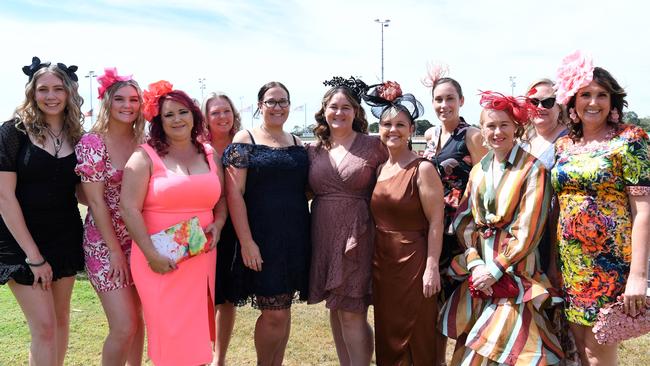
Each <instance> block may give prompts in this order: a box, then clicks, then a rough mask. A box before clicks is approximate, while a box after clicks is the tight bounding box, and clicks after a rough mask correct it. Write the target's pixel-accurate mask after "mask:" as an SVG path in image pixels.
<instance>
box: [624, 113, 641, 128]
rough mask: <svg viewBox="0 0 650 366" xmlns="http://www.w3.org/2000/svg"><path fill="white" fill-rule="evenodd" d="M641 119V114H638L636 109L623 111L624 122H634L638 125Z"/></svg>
mask: <svg viewBox="0 0 650 366" xmlns="http://www.w3.org/2000/svg"><path fill="white" fill-rule="evenodd" d="M640 121H641V120H640V119H639V115H637V114H636V112H634V111H628V112H625V113H623V122H625V123H632V124H635V125H637V126H638V125H639V122H640Z"/></svg>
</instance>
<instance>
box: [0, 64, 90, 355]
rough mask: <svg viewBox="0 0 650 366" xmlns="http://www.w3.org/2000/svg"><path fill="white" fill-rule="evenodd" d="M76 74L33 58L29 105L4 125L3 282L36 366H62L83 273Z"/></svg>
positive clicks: (0, 185) (0, 176) (0, 196)
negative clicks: (24, 327) (17, 307)
mask: <svg viewBox="0 0 650 366" xmlns="http://www.w3.org/2000/svg"><path fill="white" fill-rule="evenodd" d="M76 70H77V67H76V66H70V67H67V66H66V65H64V64H62V63H58V64H51V63H49V62H45V63H43V62H41V60H40V59H39V58H38V57H34V58H33V59H32V64H31V65H29V66H25V67H23V72H24V73H25V74H27V76H29V81H28V82H27V85H26V86H25V100H24V101H23V102H22V103H21V105H20V106H19V107H18V108H17V109H16V112H15V115H14V119H13V120H10V121H7V122H5V123H4V124H2V126H0V215H1V216H2V220H1V221H0V284H5V283H6V284H8V285H9V288H10V289H11V291H12V293H13V294H14V296H15V297H16V300H17V301H18V304H20V307H21V309H22V311H23V314H24V315H25V319H26V320H27V324H28V326H29V330H30V334H31V346H30V364H33V365H63V360H64V358H65V352H66V350H67V347H68V333H69V323H70V322H69V320H70V296H71V295H72V287H73V285H74V276H75V274H76V273H77V272H78V271H81V270H82V269H83V252H82V250H81V238H82V231H83V228H82V225H81V217H80V215H79V209H78V208H77V198H76V197H75V188H76V186H77V184H78V183H79V177H78V176H77V175H76V174H75V173H74V167H75V164H76V163H77V159H76V156H75V153H74V149H73V148H74V146H75V144H76V143H77V141H79V138H80V137H81V131H82V130H81V121H82V119H83V117H82V115H81V104H82V103H83V99H82V98H81V97H80V96H79V93H78V92H77V88H78V84H77V75H76V74H75V71H76Z"/></svg>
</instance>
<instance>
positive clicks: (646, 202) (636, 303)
mask: <svg viewBox="0 0 650 366" xmlns="http://www.w3.org/2000/svg"><path fill="white" fill-rule="evenodd" d="M628 197H629V199H630V207H631V209H632V263H631V264H630V274H629V276H628V278H627V284H626V285H625V295H624V301H623V307H624V308H625V310H626V311H627V312H628V313H630V314H631V315H632V316H636V314H637V313H638V310H639V308H642V307H644V306H645V300H646V289H647V288H648V282H647V281H648V253H649V252H650V251H649V250H648V246H649V245H650V195H644V196H633V195H629V194H628Z"/></svg>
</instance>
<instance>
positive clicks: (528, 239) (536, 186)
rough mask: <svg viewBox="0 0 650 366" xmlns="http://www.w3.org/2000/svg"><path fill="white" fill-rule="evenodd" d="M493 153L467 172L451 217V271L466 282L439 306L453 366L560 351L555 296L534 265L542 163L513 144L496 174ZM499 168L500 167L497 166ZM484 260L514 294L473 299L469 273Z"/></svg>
mask: <svg viewBox="0 0 650 366" xmlns="http://www.w3.org/2000/svg"><path fill="white" fill-rule="evenodd" d="M493 156H494V153H493V152H492V151H490V152H488V154H487V155H486V156H485V157H484V158H483V159H482V160H481V162H480V163H479V164H476V165H475V166H474V168H473V169H472V171H471V173H470V179H469V183H468V184H467V189H466V191H465V195H464V196H463V199H462V201H461V205H460V207H459V208H458V212H457V216H456V218H455V220H454V228H455V229H456V233H457V236H458V239H459V242H460V244H461V245H462V246H464V247H465V248H466V251H465V253H464V254H461V255H458V256H457V257H455V258H454V260H453V262H452V265H451V267H450V270H449V272H450V274H451V275H452V276H454V277H456V278H458V279H464V282H463V283H462V284H461V285H460V286H459V287H458V288H457V289H456V291H455V292H454V293H453V294H452V296H451V297H450V298H449V299H448V301H447V302H446V303H445V305H444V306H443V309H442V311H441V313H440V322H439V326H440V328H441V332H442V333H443V334H444V335H446V336H448V337H451V338H454V339H456V349H455V351H454V356H453V359H452V362H451V365H493V364H505V365H552V364H555V363H558V362H559V360H560V358H561V356H562V350H561V348H560V346H559V341H558V339H557V337H556V336H555V335H554V334H553V333H552V332H551V330H550V322H549V320H548V318H547V317H546V315H545V313H544V311H543V310H544V309H545V308H546V307H548V306H549V305H550V304H551V303H554V302H559V301H561V299H560V298H559V297H556V296H553V295H552V294H551V293H552V292H553V290H551V285H550V283H549V281H548V279H547V278H546V275H545V274H544V273H542V272H541V270H540V265H539V253H538V251H537V245H538V244H539V241H540V238H541V235H542V232H543V230H544V225H545V223H546V216H547V213H548V208H549V204H550V199H551V194H552V189H551V186H550V180H549V177H548V173H547V171H546V169H545V168H544V165H543V164H542V163H541V162H540V161H538V160H537V159H535V158H534V157H533V156H532V155H530V154H528V153H527V152H525V151H524V150H523V149H522V148H521V147H519V146H518V145H515V146H514V147H513V149H512V150H511V152H510V154H509V156H508V159H507V160H506V161H505V162H504V163H503V164H501V166H500V171H497V172H494V171H493V168H492V167H493V164H492V159H493ZM497 169H499V168H497ZM477 265H485V266H486V269H487V270H488V271H489V272H490V273H491V274H492V276H494V278H495V279H497V280H498V279H499V278H501V277H502V276H503V275H505V274H507V275H509V276H511V277H512V279H513V280H514V281H515V283H516V284H517V285H518V287H519V295H518V296H517V297H516V298H490V299H486V300H483V299H479V298H473V297H471V296H470V293H469V281H468V280H467V276H468V275H469V273H470V270H471V269H472V268H474V267H476V266H477Z"/></svg>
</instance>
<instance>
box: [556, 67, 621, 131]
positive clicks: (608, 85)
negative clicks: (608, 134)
mask: <svg viewBox="0 0 650 366" xmlns="http://www.w3.org/2000/svg"><path fill="white" fill-rule="evenodd" d="M593 81H595V82H596V83H597V84H598V85H600V86H601V87H603V88H605V90H607V92H608V93H609V100H610V104H611V107H612V109H614V108H616V109H617V110H618V112H619V113H620V115H621V116H622V115H623V108H626V107H627V100H625V97H626V96H627V93H626V92H625V90H624V89H623V87H621V85H620V84H619V83H618V82H617V81H616V79H614V77H613V76H612V74H610V73H609V71H607V70H605V69H603V68H602V67H595V68H594V78H593ZM577 94H578V93H576V95H577ZM576 95H573V96H572V97H571V99H569V103H567V109H569V110H571V109H572V108H575V106H576ZM610 113H611V112H610ZM607 123H608V124H609V125H611V126H613V127H615V128H618V126H619V125H620V124H621V123H622V119H621V120H619V121H618V122H612V121H610V120H609V118H608V119H607ZM567 127H568V129H569V138H571V140H572V141H573V142H577V141H578V140H580V138H582V135H583V132H582V121H580V120H578V121H577V122H574V121H570V122H569V124H568V126H567Z"/></svg>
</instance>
